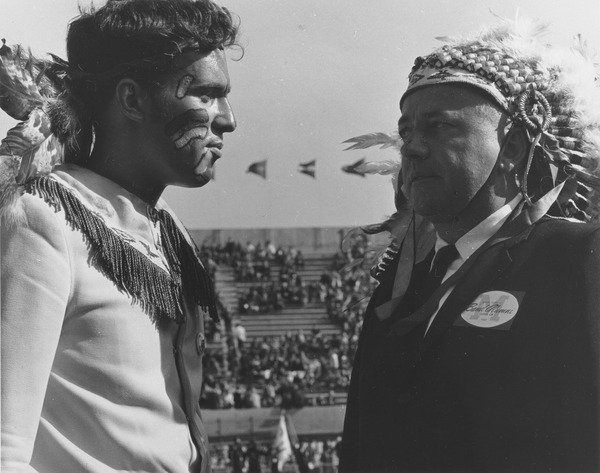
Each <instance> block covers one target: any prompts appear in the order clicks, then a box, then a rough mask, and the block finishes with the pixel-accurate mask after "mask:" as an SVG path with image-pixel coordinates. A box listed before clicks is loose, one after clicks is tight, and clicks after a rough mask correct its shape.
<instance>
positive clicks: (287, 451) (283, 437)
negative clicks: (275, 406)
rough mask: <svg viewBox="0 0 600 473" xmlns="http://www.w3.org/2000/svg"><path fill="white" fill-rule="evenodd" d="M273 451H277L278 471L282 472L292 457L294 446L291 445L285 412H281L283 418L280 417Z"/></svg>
mask: <svg viewBox="0 0 600 473" xmlns="http://www.w3.org/2000/svg"><path fill="white" fill-rule="evenodd" d="M273 449H274V450H275V456H276V457H277V469H278V470H279V471H281V470H282V469H283V465H285V463H286V462H287V461H288V460H289V459H290V458H291V456H292V444H291V443H290V437H289V435H288V430H287V425H286V423H285V413H284V411H282V412H281V416H280V417H279V426H278V427H277V434H275V440H274V441H273Z"/></svg>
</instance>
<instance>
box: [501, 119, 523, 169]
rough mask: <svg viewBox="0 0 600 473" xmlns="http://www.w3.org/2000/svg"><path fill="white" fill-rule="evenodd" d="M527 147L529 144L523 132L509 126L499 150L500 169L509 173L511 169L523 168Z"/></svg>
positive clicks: (520, 128)
mask: <svg viewBox="0 0 600 473" xmlns="http://www.w3.org/2000/svg"><path fill="white" fill-rule="evenodd" d="M529 146H530V143H529V139H528V137H527V134H526V132H525V130H524V129H523V128H522V127H520V126H518V125H513V126H511V127H510V129H509V130H508V132H507V133H506V136H505V137H504V141H503V143H502V149H501V150H500V156H499V166H500V169H501V170H502V171H504V172H508V173H510V172H512V170H513V169H515V168H516V169H520V168H521V167H522V166H524V164H525V159H526V157H527V153H528V152H529Z"/></svg>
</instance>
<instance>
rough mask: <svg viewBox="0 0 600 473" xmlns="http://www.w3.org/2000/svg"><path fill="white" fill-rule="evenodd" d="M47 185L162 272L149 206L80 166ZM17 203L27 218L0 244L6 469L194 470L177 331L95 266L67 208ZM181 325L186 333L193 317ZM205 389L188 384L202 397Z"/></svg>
mask: <svg viewBox="0 0 600 473" xmlns="http://www.w3.org/2000/svg"><path fill="white" fill-rule="evenodd" d="M51 177H52V179H54V180H56V181H57V182H59V183H60V184H61V185H63V186H65V187H68V188H69V190H70V191H71V192H73V193H76V195H77V196H78V198H79V199H80V201H81V202H82V203H83V205H86V206H90V208H93V209H94V211H95V212H96V214H98V215H101V216H102V218H103V219H105V221H106V224H107V225H109V226H110V227H111V229H112V230H113V231H115V232H118V234H119V235H120V236H121V237H122V238H127V241H128V242H129V243H130V244H131V245H132V246H134V247H135V248H140V251H144V253H143V255H144V257H146V258H148V259H149V260H150V261H152V262H154V263H155V264H156V265H161V264H162V261H164V258H163V257H162V255H161V253H162V250H161V248H160V247H158V246H157V245H156V241H155V238H154V237H153V232H154V229H153V228H152V227H151V225H150V222H149V221H148V218H147V216H146V205H145V204H144V203H143V202H142V201H140V200H139V199H137V198H136V197H135V196H132V195H131V194H129V193H128V192H127V191H125V190H124V189H122V188H120V187H119V186H117V185H116V184H114V183H112V182H111V181H108V180H107V179H104V178H102V177H101V176H98V175H96V174H94V173H92V172H91V171H88V170H86V169H83V168H77V167H74V166H71V167H70V168H66V167H65V168H64V169H63V170H62V171H56V172H55V173H53V174H52V175H51ZM18 203H19V204H20V205H22V209H23V212H24V216H25V222H24V223H23V224H19V225H14V226H12V227H4V226H3V227H2V238H1V243H2V245H1V253H0V254H1V269H2V271H1V275H2V278H1V288H2V292H1V296H2V297H1V302H2V304H1V312H2V320H1V321H2V325H1V328H2V338H1V342H2V343H1V344H0V346H1V349H2V350H1V355H2V369H1V394H2V412H1V414H2V428H1V435H0V437H1V447H2V452H1V453H2V455H1V468H0V470H2V471H3V472H6V473H9V472H22V471H26V472H33V471H39V472H40V473H51V472H65V473H67V472H86V473H106V472H111V471H144V472H163V471H172V472H186V471H196V470H197V469H198V468H199V465H198V463H199V461H197V460H199V456H198V452H197V449H196V446H195V445H194V443H193V440H192V437H191V432H190V428H189V425H188V420H187V418H186V409H185V406H184V393H183V390H182V387H181V386H182V382H181V381H180V379H179V374H178V369H177V366H176V362H175V357H174V355H173V346H174V337H175V334H176V327H175V324H174V323H172V324H170V325H169V326H168V327H165V328H164V329H160V330H158V329H157V328H156V327H155V325H154V324H153V323H152V321H151V320H150V318H149V317H148V315H147V314H146V313H145V312H144V310H143V308H142V307H141V305H140V304H138V303H134V301H133V300H132V298H131V297H130V296H129V295H128V294H126V293H124V292H123V291H119V290H118V288H117V287H116V285H115V284H114V283H113V282H112V281H111V280H110V279H109V278H107V277H105V276H104V274H103V273H102V272H101V271H100V270H99V269H97V268H96V267H95V266H93V265H91V264H90V262H89V261H90V251H89V247H88V245H87V243H86V240H85V239H84V237H83V235H82V233H81V232H80V231H79V230H77V229H75V228H73V227H71V226H70V225H69V224H68V222H67V221H66V218H65V214H64V211H63V210H61V211H59V212H57V211H55V209H53V208H52V207H51V206H49V205H48V204H46V203H45V202H44V200H43V199H42V198H40V197H38V196H35V195H31V194H28V193H26V194H24V195H22V196H21V197H20V198H19V201H18ZM188 316H189V317H188ZM186 318H189V319H190V322H189V323H188V325H190V326H191V325H192V320H195V319H196V315H195V314H191V313H190V314H187V315H186ZM185 348H186V350H188V351H190V350H192V351H193V353H195V352H196V348H195V347H192V348H191V349H189V348H188V347H187V346H185ZM196 358H197V364H198V366H197V367H196V368H199V367H200V366H201V365H200V363H201V360H200V358H199V357H196ZM200 381H201V380H200V379H188V380H187V384H190V385H191V383H192V382H193V383H194V387H195V389H196V392H197V393H199V391H200V389H199V388H200ZM190 413H191V411H190ZM190 415H191V414H190ZM207 461H208V459H206V460H205V462H207Z"/></svg>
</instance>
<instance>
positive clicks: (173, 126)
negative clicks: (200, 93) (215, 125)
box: [165, 108, 210, 137]
mask: <svg viewBox="0 0 600 473" xmlns="http://www.w3.org/2000/svg"><path fill="white" fill-rule="evenodd" d="M209 120H210V119H209V117H208V112H207V111H206V110H204V109H203V108H193V109H191V110H187V111H185V112H183V113H182V114H181V115H177V116H176V117H175V118H173V120H171V121H170V122H169V123H167V124H166V125H165V135H167V136H169V137H171V136H173V135H178V136H179V135H181V134H183V133H184V132H186V131H187V130H191V129H192V128H196V127H206V126H207V125H208V122H209Z"/></svg>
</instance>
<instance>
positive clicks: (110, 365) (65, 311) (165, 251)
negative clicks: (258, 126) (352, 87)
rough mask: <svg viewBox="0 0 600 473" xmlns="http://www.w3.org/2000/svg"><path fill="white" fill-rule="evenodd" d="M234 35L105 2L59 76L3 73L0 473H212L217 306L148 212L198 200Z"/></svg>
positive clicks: (212, 22)
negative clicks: (207, 402) (205, 421)
mask: <svg viewBox="0 0 600 473" xmlns="http://www.w3.org/2000/svg"><path fill="white" fill-rule="evenodd" d="M236 33H237V27H236V25H235V24H234V23H233V21H232V17H231V15H230V14H229V12H228V11H227V10H224V9H222V8H221V7H219V6H217V5H215V4H214V3H212V2H210V1H209V0H199V1H192V0H144V1H139V0H118V1H117V0H109V1H108V2H107V3H106V5H105V6H103V7H101V8H98V9H95V10H92V11H90V12H85V13H82V14H81V15H80V16H79V17H78V18H76V19H75V20H74V21H73V22H72V23H71V24H70V26H69V31H68V39H67V53H68V62H67V61H62V60H60V59H58V58H55V60H54V61H53V62H52V63H50V64H36V63H35V61H34V60H27V58H24V57H23V54H24V53H23V50H22V49H16V50H15V51H16V52H15V55H14V56H13V55H9V56H7V57H3V58H2V62H1V63H0V65H1V66H2V67H0V72H1V74H0V85H1V87H0V93H1V94H0V95H2V97H3V99H6V100H3V107H6V108H5V110H7V111H10V112H11V114H12V116H13V117H15V118H21V119H26V120H27V121H26V122H24V123H21V124H20V125H19V126H18V127H17V128H16V129H14V130H12V131H11V132H10V133H9V136H8V137H7V138H6V140H4V142H3V144H2V147H1V153H0V154H1V155H2V156H3V159H2V164H3V165H5V164H6V163H9V165H7V166H5V167H4V169H5V170H6V169H9V170H18V172H15V175H12V176H11V175H7V174H3V178H4V179H6V180H7V181H11V182H3V183H2V190H3V193H2V199H3V200H2V202H3V207H2V209H1V215H2V468H1V469H2V471H5V472H7V473H8V472H12V471H32V470H37V471H40V472H107V471H145V472H159V471H161V472H162V471H171V472H183V471H194V472H196V471H207V470H208V469H210V459H209V455H208V448H207V437H206V433H205V430H204V428H203V425H202V421H201V417H200V413H199V406H198V399H199V396H200V388H201V384H202V361H201V360H202V355H203V351H204V345H205V343H204V329H203V326H204V319H205V316H206V315H207V314H210V315H212V316H216V306H215V300H214V293H213V288H212V285H211V282H210V280H209V277H208V275H207V274H206V271H205V270H204V268H203V266H202V264H201V263H200V261H199V260H198V259H197V257H196V252H195V249H194V245H193V243H192V241H191V239H190V238H189V235H188V234H187V232H186V231H185V229H184V228H183V226H182V225H181V224H180V222H179V221H178V220H177V218H176V217H175V216H174V215H173V214H172V212H171V211H170V210H169V209H168V208H167V206H166V204H165V203H164V202H163V201H162V200H161V199H160V196H161V194H162V192H163V190H164V189H165V187H166V186H169V185H176V186H186V187H200V186H203V185H204V184H206V183H207V182H208V181H209V180H210V179H211V176H212V172H213V171H212V169H213V165H214V163H215V161H216V160H217V159H219V158H220V157H221V148H222V146H223V136H224V134H225V133H227V132H231V131H233V130H234V128H235V120H234V117H233V114H232V111H231V108H230V106H229V102H228V99H227V95H228V93H229V90H230V83H229V75H228V72H227V65H226V59H225V51H224V49H225V48H226V47H228V46H231V45H232V44H235V38H236ZM17 51H18V53H17ZM19 67H21V70H19ZM32 70H34V71H38V72H41V73H40V74H37V73H36V74H34V76H35V77H30V79H31V80H29V82H28V83H27V81H26V79H27V77H29V76H28V74H30V73H31V71H32ZM18 86H20V87H21V88H20V89H19V88H18ZM36 87H38V88H39V90H38V92H36V89H35V88H36ZM19 91H21V93H20V94H18V93H17V92H19ZM27 94H30V95H27ZM19 107H21V108H19ZM22 107H25V108H22ZM28 107H31V108H28ZM50 130H52V132H53V133H54V134H50ZM40 136H41V139H43V138H44V137H46V140H45V141H43V142H40V140H39V139H38V138H39V137H40ZM28 140H29V141H28ZM57 141H58V142H60V145H61V147H60V149H62V150H64V153H59V151H60V149H59V148H57ZM36 146H37V147H38V148H39V149H38V150H37V152H36V151H35V148H36ZM52 150H54V152H53V153H52V152H51V151H52ZM19 153H20V154H19ZM63 157H64V160H65V161H67V164H66V165H60V166H54V167H53V168H52V169H49V167H51V166H50V163H57V162H60V161H62V160H63ZM11 163H12V164H11ZM48 171H50V172H48ZM9 178H10V179H9ZM9 191H11V192H13V195H11V196H10V197H7V193H8V192H9ZM198 205H202V202H201V200H200V201H199V202H198Z"/></svg>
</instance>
